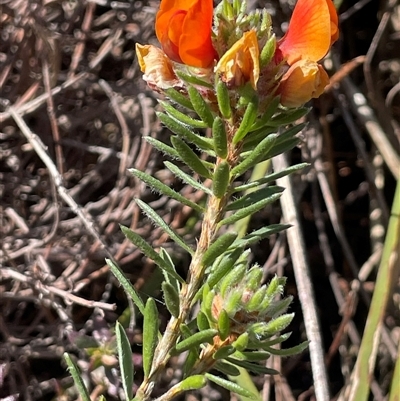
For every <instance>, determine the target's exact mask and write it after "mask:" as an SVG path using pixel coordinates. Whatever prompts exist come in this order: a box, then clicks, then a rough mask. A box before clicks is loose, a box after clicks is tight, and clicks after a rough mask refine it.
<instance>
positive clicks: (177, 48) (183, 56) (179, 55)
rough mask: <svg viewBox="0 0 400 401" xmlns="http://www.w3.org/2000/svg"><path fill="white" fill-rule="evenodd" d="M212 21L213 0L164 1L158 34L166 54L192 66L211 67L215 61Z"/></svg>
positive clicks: (159, 15) (158, 15)
mask: <svg viewBox="0 0 400 401" xmlns="http://www.w3.org/2000/svg"><path fill="white" fill-rule="evenodd" d="M212 19H213V1H212V0H161V5H160V10H159V11H158V13H157V17H156V35H157V38H158V40H159V41H160V43H161V46H162V48H163V50H164V52H165V54H166V55H167V56H168V57H169V58H170V59H171V60H173V61H176V62H178V63H183V64H186V65H189V66H192V67H199V68H209V67H211V66H212V64H213V62H214V59H215V58H216V52H215V50H214V48H213V45H212V43H211V26H212Z"/></svg>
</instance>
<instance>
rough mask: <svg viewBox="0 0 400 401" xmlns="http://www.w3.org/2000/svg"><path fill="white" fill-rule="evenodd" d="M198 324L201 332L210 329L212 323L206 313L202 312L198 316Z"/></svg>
mask: <svg viewBox="0 0 400 401" xmlns="http://www.w3.org/2000/svg"><path fill="white" fill-rule="evenodd" d="M196 323H197V327H198V329H199V331H202V330H208V329H209V328H210V323H209V321H208V319H207V316H206V315H205V313H204V312H202V311H200V312H199V313H198V314H197V316H196Z"/></svg>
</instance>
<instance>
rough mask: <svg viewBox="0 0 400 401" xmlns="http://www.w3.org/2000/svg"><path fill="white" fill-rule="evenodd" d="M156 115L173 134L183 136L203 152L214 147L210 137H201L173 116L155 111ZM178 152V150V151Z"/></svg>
mask: <svg viewBox="0 0 400 401" xmlns="http://www.w3.org/2000/svg"><path fill="white" fill-rule="evenodd" d="M156 114H157V117H158V118H159V119H160V121H161V122H162V123H163V124H164V125H165V126H166V127H167V128H168V129H169V130H170V131H172V132H173V133H174V134H176V135H178V136H179V137H181V138H184V139H185V140H186V141H187V142H189V143H193V145H195V146H197V147H198V148H199V149H200V150H202V151H204V152H208V151H210V150H213V149H214V144H213V142H212V140H211V139H209V138H203V137H202V136H200V135H198V134H196V133H194V132H193V131H192V130H191V129H189V128H188V127H187V126H186V125H184V124H182V123H181V122H180V121H178V120H176V119H175V118H173V117H171V116H169V115H168V114H165V113H160V112H157V113H156ZM178 153H179V151H178Z"/></svg>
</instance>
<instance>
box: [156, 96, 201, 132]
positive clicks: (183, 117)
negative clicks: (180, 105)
mask: <svg viewBox="0 0 400 401" xmlns="http://www.w3.org/2000/svg"><path fill="white" fill-rule="evenodd" d="M158 102H159V103H160V104H161V106H162V107H163V108H164V110H165V111H166V112H167V113H168V114H169V115H171V117H173V118H174V119H175V120H178V121H179V122H181V123H182V124H186V125H189V126H190V127H192V128H199V129H202V128H207V124H206V123H205V122H204V121H201V120H196V119H194V118H192V117H190V116H188V115H187V114H184V113H182V112H181V111H179V110H177V109H176V108H175V107H174V106H172V105H171V104H170V103H168V102H164V101H163V100H159V101H158Z"/></svg>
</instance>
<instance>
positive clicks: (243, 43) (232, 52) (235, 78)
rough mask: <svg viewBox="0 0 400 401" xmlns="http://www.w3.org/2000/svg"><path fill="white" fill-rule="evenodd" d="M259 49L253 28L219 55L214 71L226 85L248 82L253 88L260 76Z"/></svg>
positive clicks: (238, 84)
mask: <svg viewBox="0 0 400 401" xmlns="http://www.w3.org/2000/svg"><path fill="white" fill-rule="evenodd" d="M259 56H260V50H259V47H258V41H257V34H256V32H255V31H254V30H251V31H248V32H245V33H244V34H243V36H242V37H241V38H240V39H239V40H238V41H237V42H236V43H235V44H234V45H233V46H232V47H231V48H230V49H229V50H228V51H227V52H226V53H225V54H224V55H223V56H222V57H221V59H220V60H219V62H218V64H217V67H216V69H215V70H216V71H215V72H216V73H217V74H220V75H221V76H222V80H223V81H224V82H226V83H227V84H228V86H235V87H239V86H242V85H244V84H245V83H246V82H250V83H251V86H252V87H253V89H256V87H257V81H258V78H259V76H260V60H259V58H260V57H259Z"/></svg>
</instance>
